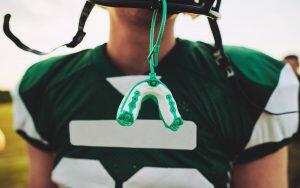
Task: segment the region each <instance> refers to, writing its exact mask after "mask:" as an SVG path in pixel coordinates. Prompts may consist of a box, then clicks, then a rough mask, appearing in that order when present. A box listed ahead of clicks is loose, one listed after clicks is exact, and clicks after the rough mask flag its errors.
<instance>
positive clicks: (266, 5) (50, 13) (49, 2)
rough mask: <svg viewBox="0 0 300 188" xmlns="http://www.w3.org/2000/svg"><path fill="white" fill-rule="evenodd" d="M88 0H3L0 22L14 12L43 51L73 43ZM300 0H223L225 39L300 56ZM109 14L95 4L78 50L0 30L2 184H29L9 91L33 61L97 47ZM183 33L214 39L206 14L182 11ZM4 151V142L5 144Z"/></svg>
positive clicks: (296, 149) (18, 29) (280, 55)
mask: <svg viewBox="0 0 300 188" xmlns="http://www.w3.org/2000/svg"><path fill="white" fill-rule="evenodd" d="M84 3H85V1H84V0H30V1H28V0H9V1H4V0H2V1H0V24H1V25H2V24H3V20H2V18H3V17H4V15H5V14H6V13H11V14H12V19H11V29H12V30H13V31H14V33H15V34H16V35H17V36H19V37H20V38H21V39H22V40H23V41H24V42H25V44H28V45H29V46H30V47H33V48H37V49H40V50H43V51H49V50H50V49H52V48H54V47H56V46H58V45H60V44H63V43H65V42H69V41H70V40H71V39H72V37H73V35H74V34H75V32H76V30H77V22H78V18H79V15H80V13H81V9H82V7H83V5H84ZM299 9H300V1H296V0H285V1H282V0H264V1H261V0H243V1H241V0H223V4H222V9H221V12H222V16H223V18H222V20H221V21H220V27H221V31H222V34H223V38H224V43H225V44H228V45H239V46H245V47H249V48H254V49H257V50H260V51H262V52H264V53H267V54H268V55H271V56H273V57H275V58H277V59H284V57H285V56H287V55H300V36H299V34H300V24H299V23H300V21H299V18H300V11H299ZM108 25H109V19H108V14H107V12H105V11H104V10H103V9H101V8H97V9H94V10H93V12H92V15H91V16H90V17H89V20H88V22H87V25H86V29H85V30H86V32H87V36H86V38H85V39H84V41H83V42H82V43H81V44H80V45H79V47H77V48H76V49H66V48H62V49H59V50H58V51H56V52H54V53H52V54H51V55H49V56H42V57H41V56H36V55H32V54H30V53H27V52H24V51H22V50H20V49H18V48H17V47H16V46H15V45H14V44H13V43H12V42H11V41H9V40H8V39H7V38H6V37H5V36H4V33H3V32H2V30H1V31H0V130H2V132H3V133H4V134H2V133H1V131H0V143H1V138H2V139H3V138H4V136H5V137H6V147H5V148H4V149H3V150H2V151H0V187H26V183H27V177H28V174H27V171H28V158H27V156H26V147H25V143H24V142H23V141H22V140H21V139H20V138H19V137H18V136H17V135H16V134H15V133H14V131H13V127H12V108H11V98H10V95H9V91H10V90H11V89H13V88H14V86H15V85H16V83H17V82H18V80H19V79H20V78H21V76H22V75H23V74H24V72H25V70H26V69H27V68H28V67H29V66H30V65H32V64H33V63H35V62H37V61H39V60H42V59H46V58H48V57H50V56H55V55H58V54H59V55H61V54H66V53H72V52H75V51H79V50H82V49H86V48H94V47H95V46H98V45H100V44H102V43H104V42H106V41H107V40H108V32H109V28H108ZM175 33H176V36H177V37H181V38H185V39H190V40H202V41H205V42H211V41H212V35H211V33H210V29H209V27H208V23H207V21H206V19H204V17H201V16H200V17H198V18H196V19H195V20H192V19H191V17H189V16H187V15H180V16H179V17H178V19H177V22H176V27H175ZM299 143H300V139H299V138H298V141H297V142H294V143H292V145H291V147H290V155H289V158H290V164H289V173H290V187H292V188H300V180H299V179H300V162H299V159H300V144H299ZM0 150H1V144H0Z"/></svg>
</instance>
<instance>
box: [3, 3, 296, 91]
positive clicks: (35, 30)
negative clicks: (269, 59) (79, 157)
mask: <svg viewBox="0 0 300 188" xmlns="http://www.w3.org/2000/svg"><path fill="white" fill-rule="evenodd" d="M71 2H72V4H70V3H71ZM84 3H85V1H84V0H30V2H29V0H9V1H4V0H2V1H0V18H1V20H0V25H2V24H3V19H2V18H3V17H4V15H5V14H6V13H11V14H12V18H11V29H12V30H13V32H14V33H15V34H16V35H17V36H19V37H20V38H21V39H22V41H24V42H25V43H26V44H27V45H29V46H31V47H34V48H37V49H40V50H44V51H48V50H50V49H52V48H54V47H56V46H58V45H60V44H63V43H65V42H69V41H70V40H71V39H72V37H73V35H74V34H75V32H76V28H77V22H78V18H79V15H80V13H81V9H82V7H83V5H84ZM299 9H300V1H299V0H284V1H283V0H223V2H222V8H221V14H222V19H221V20H220V21H219V23H220V28H221V31H222V35H223V40H224V43H225V44H228V45H239V46H245V47H249V48H254V49H257V50H260V51H262V52H264V53H266V54H268V55H271V56H273V57H275V58H277V59H282V58H283V57H284V56H285V55H288V54H297V55H300V36H299V34H300V11H299ZM85 31H86V32H87V35H86V37H85V39H84V41H83V42H82V43H81V44H80V45H79V46H78V47H77V48H76V49H66V48H62V49H60V50H58V51H56V52H54V53H52V54H51V55H47V56H37V55H33V54H30V53H27V52H24V51H22V50H20V49H18V48H17V47H16V46H15V45H14V44H13V43H12V42H11V41H10V40H9V39H7V38H6V37H5V35H4V33H3V31H2V30H1V31H0V90H1V89H12V88H13V87H14V86H15V85H16V84H17V82H18V81H19V80H20V78H21V77H22V75H23V74H24V73H25V71H26V69H27V68H28V67H29V66H30V65H32V64H34V63H35V62H38V61H40V60H42V59H46V58H49V57H51V56H56V55H61V54H67V53H73V52H76V51H80V50H82V49H86V48H94V47H95V46H98V45H100V44H102V43H104V42H107V40H108V36H109V35H108V33H109V19H108V14H107V12H106V11H104V10H102V9H100V8H96V9H94V10H93V12H92V14H91V16H90V18H89V19H88V22H87V25H86V28H85ZM175 35H176V36H177V37H181V38H185V39H190V40H201V41H205V42H212V34H211V33H210V29H209V27H208V23H207V21H206V19H205V17H204V16H201V17H199V18H197V19H195V20H192V19H191V18H190V17H188V16H184V15H180V16H179V17H178V19H177V21H176V25H175Z"/></svg>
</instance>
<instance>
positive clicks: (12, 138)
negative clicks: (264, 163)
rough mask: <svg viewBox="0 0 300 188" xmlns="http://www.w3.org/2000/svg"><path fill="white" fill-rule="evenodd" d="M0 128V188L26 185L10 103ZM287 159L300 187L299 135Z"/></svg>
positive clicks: (0, 114) (295, 187) (0, 115)
mask: <svg viewBox="0 0 300 188" xmlns="http://www.w3.org/2000/svg"><path fill="white" fill-rule="evenodd" d="M0 129H1V130H2V131H3V132H4V134H5V136H6V147H5V149H4V150H3V151H0V188H2V187H3V188H4V187H5V188H7V187H8V188H19V187H27V179H28V166H29V164H28V157H27V154H26V145H25V143H24V141H23V140H22V139H21V138H20V137H19V136H18V135H17V134H16V133H15V132H14V130H13V127H12V108H11V104H0ZM289 161H290V162H289V174H290V187H291V188H300V178H299V177H300V136H299V138H298V141H297V142H294V143H292V144H291V146H290V152H289Z"/></svg>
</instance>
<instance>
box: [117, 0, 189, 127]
mask: <svg viewBox="0 0 300 188" xmlns="http://www.w3.org/2000/svg"><path fill="white" fill-rule="evenodd" d="M160 1H161V4H162V6H161V7H162V20H161V23H160V28H159V32H158V36H157V40H156V42H155V44H154V38H155V36H154V35H155V25H156V19H157V13H158V9H155V10H154V12H153V16H152V22H151V28H150V42H149V55H148V62H149V66H150V73H149V78H148V79H145V80H143V81H141V82H138V83H136V84H135V85H134V86H133V87H132V88H131V89H130V90H129V91H128V93H127V94H126V95H125V96H124V98H123V100H122V102H121V104H120V106H119V109H118V112H117V117H116V120H117V122H118V123H119V124H120V125H122V126H131V125H133V124H134V121H135V120H136V119H137V117H138V114H139V111H140V108H141V104H142V103H143V102H144V101H145V100H148V99H152V100H154V101H155V102H156V104H157V105H158V107H159V112H160V118H161V119H162V121H163V122H164V125H165V127H166V128H168V129H170V130H172V131H177V130H178V129H179V127H180V126H181V125H182V124H183V119H182V118H181V115H180V114H179V112H178V108H177V105H176V102H175V100H174V98H173V96H172V93H171V91H170V90H169V89H168V87H167V86H166V85H165V84H164V83H162V82H161V81H160V80H159V79H158V78H157V77H156V73H155V67H156V66H157V65H158V60H159V51H160V44H161V41H162V37H163V33H164V29H165V24H166V20H167V2H166V0H160Z"/></svg>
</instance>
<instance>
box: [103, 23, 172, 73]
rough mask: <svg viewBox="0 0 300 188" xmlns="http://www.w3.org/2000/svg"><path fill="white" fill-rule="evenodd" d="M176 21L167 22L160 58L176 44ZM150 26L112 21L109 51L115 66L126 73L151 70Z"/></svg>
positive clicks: (108, 44)
mask: <svg viewBox="0 0 300 188" xmlns="http://www.w3.org/2000/svg"><path fill="white" fill-rule="evenodd" d="M173 28H174V21H173V20H171V21H170V22H167V25H166V28H165V33H164V36H163V40H162V43H161V48H160V56H159V58H160V60H161V59H162V58H163V57H164V56H166V55H167V54H168V52H169V51H170V50H171V49H172V48H173V47H174V45H175V42H176V40H175V37H174V29H173ZM149 30H150V25H149V27H145V28H142V27H136V28H134V27H133V26H130V27H129V26H126V25H124V24H120V23H117V22H113V21H111V25H110V37H109V42H108V43H107V52H108V55H109V57H110V58H111V60H112V62H113V63H114V64H115V66H116V67H117V68H118V69H119V70H120V71H122V72H123V73H125V74H143V73H145V72H147V71H148V70H149V65H148V61H147V56H148V51H149Z"/></svg>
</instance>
